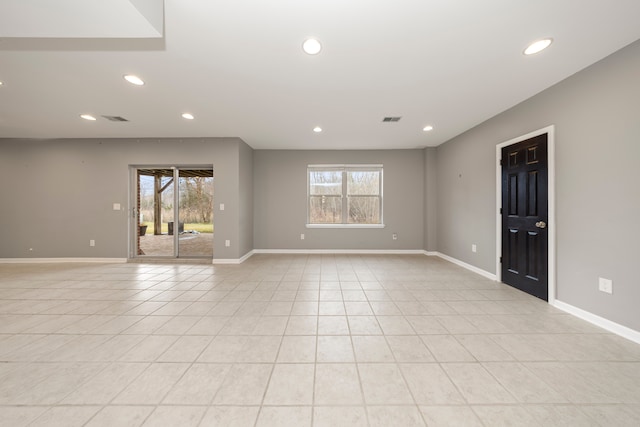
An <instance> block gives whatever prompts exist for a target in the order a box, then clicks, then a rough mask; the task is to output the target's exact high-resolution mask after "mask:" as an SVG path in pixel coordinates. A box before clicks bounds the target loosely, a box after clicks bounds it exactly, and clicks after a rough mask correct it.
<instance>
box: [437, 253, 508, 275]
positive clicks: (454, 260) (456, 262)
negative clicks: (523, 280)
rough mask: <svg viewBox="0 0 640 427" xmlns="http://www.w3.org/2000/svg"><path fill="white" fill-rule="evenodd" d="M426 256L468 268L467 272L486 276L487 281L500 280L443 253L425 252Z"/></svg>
mask: <svg viewBox="0 0 640 427" xmlns="http://www.w3.org/2000/svg"><path fill="white" fill-rule="evenodd" d="M425 255H430V256H437V257H439V258H442V259H444V260H446V261H449V262H451V263H453V264H456V265H459V266H460V267H462V268H466V269H467V270H469V271H473V272H474V273H476V274H479V275H481V276H484V277H486V278H487V279H490V280H493V281H496V280H498V278H497V277H496V275H495V274H493V273H489V272H488V271H485V270H483V269H481V268H478V267H476V266H474V265H471V264H467V263H466V262H464V261H460V260H459V259H456V258H453V257H450V256H449V255H445V254H443V253H441V252H426V251H425Z"/></svg>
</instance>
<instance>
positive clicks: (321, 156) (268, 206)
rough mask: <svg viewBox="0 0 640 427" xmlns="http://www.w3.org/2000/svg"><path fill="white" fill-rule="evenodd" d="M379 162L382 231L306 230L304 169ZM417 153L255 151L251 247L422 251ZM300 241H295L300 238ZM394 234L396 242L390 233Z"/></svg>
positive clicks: (421, 183) (421, 185) (421, 180)
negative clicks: (396, 235) (303, 236)
mask: <svg viewBox="0 0 640 427" xmlns="http://www.w3.org/2000/svg"><path fill="white" fill-rule="evenodd" d="M309 164H382V165H383V167H384V172H383V175H384V189H383V192H384V195H383V197H384V223H385V225H386V227H385V228H383V229H324V228H323V229H318V228H306V227H305V224H306V216H307V165H309ZM424 194H425V192H424V154H423V151H422V150H372V151H289V150H273V151H271V150H258V151H255V152H254V245H255V248H256V249H420V250H422V249H423V248H424V242H423V241H424V221H423V218H424V216H423V209H424V204H423V200H424ZM302 233H304V234H305V240H300V234H302ZM393 233H398V240H392V234H393Z"/></svg>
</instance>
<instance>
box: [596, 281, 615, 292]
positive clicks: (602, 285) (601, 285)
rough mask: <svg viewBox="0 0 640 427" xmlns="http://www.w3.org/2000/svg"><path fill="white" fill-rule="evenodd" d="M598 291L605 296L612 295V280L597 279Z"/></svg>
mask: <svg viewBox="0 0 640 427" xmlns="http://www.w3.org/2000/svg"><path fill="white" fill-rule="evenodd" d="M598 290H600V291H601V292H605V293H607V294H612V293H613V280H610V279H603V278H602V277H598Z"/></svg>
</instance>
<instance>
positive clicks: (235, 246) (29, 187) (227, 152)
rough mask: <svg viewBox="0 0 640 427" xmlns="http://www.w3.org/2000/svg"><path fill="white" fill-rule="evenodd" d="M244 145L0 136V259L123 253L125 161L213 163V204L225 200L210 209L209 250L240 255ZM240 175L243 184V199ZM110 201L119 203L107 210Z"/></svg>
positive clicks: (197, 140)
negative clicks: (212, 236) (212, 228)
mask: <svg viewBox="0 0 640 427" xmlns="http://www.w3.org/2000/svg"><path fill="white" fill-rule="evenodd" d="M245 145H246V144H244V143H243V142H242V141H241V140H239V139H237V138H194V139H182V140H179V139H104V140H98V139H86V140H80V139H72V140H47V141H32V140H8V139H0V153H1V155H0V198H1V200H2V203H1V204H0V218H1V219H2V220H1V221H0V236H2V238H1V239H0V258H29V257H33V258H54V257H116V258H126V257H127V256H128V244H129V243H128V224H129V222H128V215H129V212H131V211H130V207H131V206H130V203H129V165H132V164H133V165H172V164H174V165H189V164H196V165H207V164H209V165H210V164H212V165H213V166H214V174H215V194H214V200H215V204H216V206H219V203H225V207H226V209H225V211H224V212H220V211H219V210H217V209H216V211H215V215H214V218H215V242H214V253H215V255H214V257H215V258H239V257H240V256H242V255H244V252H242V250H244V249H246V247H247V246H248V245H249V246H250V243H249V244H247V240H248V238H247V236H241V233H240V227H241V226H246V225H247V224H249V226H250V225H251V221H250V220H247V215H248V216H249V217H250V216H251V213H250V212H249V213H248V214H245V215H244V217H241V216H240V213H239V212H240V210H241V209H243V208H244V209H247V208H250V204H247V203H246V199H245V202H244V205H242V206H241V204H240V198H239V193H240V192H239V188H240V174H239V167H240V161H239V151H240V150H242V151H243V152H244V154H243V159H244V160H243V161H242V163H243V165H244V164H247V163H250V159H248V158H247V154H246V150H247V148H244V146H245ZM249 174H250V172H249ZM247 179H250V175H249V178H247V177H246V176H245V177H244V181H245V183H244V184H243V186H242V187H243V193H245V197H248V198H249V199H250V196H246V193H250V186H248V185H247V184H246V181H247ZM113 203H120V204H121V205H122V207H123V208H124V210H121V211H114V210H113V209H112V205H113ZM238 218H241V220H238ZM241 237H242V239H241ZM90 239H94V240H95V241H96V246H95V247H89V240H90ZM226 239H229V240H231V242H232V245H231V247H229V248H226V247H224V240H226ZM241 240H242V243H241ZM29 248H33V251H29Z"/></svg>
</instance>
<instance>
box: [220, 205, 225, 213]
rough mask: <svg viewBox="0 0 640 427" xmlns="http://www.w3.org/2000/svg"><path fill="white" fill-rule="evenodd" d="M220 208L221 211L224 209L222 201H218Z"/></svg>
mask: <svg viewBox="0 0 640 427" xmlns="http://www.w3.org/2000/svg"><path fill="white" fill-rule="evenodd" d="M220 210H221V211H223V210H224V203H220Z"/></svg>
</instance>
